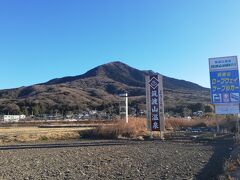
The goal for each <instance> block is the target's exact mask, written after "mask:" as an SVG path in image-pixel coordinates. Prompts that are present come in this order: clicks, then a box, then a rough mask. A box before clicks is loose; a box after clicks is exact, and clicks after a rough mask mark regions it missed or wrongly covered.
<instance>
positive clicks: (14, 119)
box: [1, 115, 26, 123]
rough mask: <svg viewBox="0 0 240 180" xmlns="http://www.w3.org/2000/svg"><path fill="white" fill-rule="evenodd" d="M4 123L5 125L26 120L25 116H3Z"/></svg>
mask: <svg viewBox="0 0 240 180" xmlns="http://www.w3.org/2000/svg"><path fill="white" fill-rule="evenodd" d="M1 119H2V121H3V122H5V123H11V122H19V121H20V120H23V119H26V116H25V115H3V116H2V118H1Z"/></svg>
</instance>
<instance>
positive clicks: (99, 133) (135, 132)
mask: <svg viewBox="0 0 240 180" xmlns="http://www.w3.org/2000/svg"><path fill="white" fill-rule="evenodd" d="M80 134H81V137H84V138H104V139H112V138H119V137H126V138H137V137H139V136H144V135H147V122H146V119H145V118H130V119H129V123H125V121H124V120H117V121H115V122H114V123H113V124H112V125H102V126H99V127H97V128H96V129H92V130H88V131H85V132H84V131H82V132H80Z"/></svg>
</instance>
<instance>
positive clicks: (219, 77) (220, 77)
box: [209, 56, 240, 132]
mask: <svg viewBox="0 0 240 180" xmlns="http://www.w3.org/2000/svg"><path fill="white" fill-rule="evenodd" d="M209 70H210V82H211V100H212V104H214V105H215V114H216V115H218V114H219V115H226V114H235V115H236V114H239V100H240V93H239V92H240V86H239V71H238V59H237V56H230V57H218V58H209ZM216 123H217V131H218V132H219V122H218V119H217V116H216Z"/></svg>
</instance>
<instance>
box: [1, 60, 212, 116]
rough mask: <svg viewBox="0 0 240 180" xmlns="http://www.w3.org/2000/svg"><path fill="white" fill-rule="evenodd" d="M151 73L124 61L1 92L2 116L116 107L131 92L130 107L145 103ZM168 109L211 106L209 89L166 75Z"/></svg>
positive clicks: (142, 106)
mask: <svg viewBox="0 0 240 180" xmlns="http://www.w3.org/2000/svg"><path fill="white" fill-rule="evenodd" d="M152 73H154V72H153V71H151V70H145V71H144V70H138V69H135V68H133V67H130V66H128V65H127V64H124V63H122V62H120V61H114V62H110V63H107V64H103V65H100V66H97V67H95V68H93V69H91V70H89V71H87V72H86V73H84V74H82V75H78V76H66V77H63V78H56V79H52V80H50V81H48V82H46V83H41V84H36V85H32V86H27V87H20V88H15V89H9V90H0V113H6V112H7V111H8V112H9V111H10V112H15V113H16V112H24V111H30V110H33V107H36V108H37V109H38V111H39V113H40V112H41V113H49V111H54V110H58V111H71V110H73V111H77V110H78V111H84V110H87V109H93V108H94V109H99V110H104V109H107V108H108V109H109V108H111V107H116V106H117V103H118V97H117V94H119V93H122V92H128V93H129V95H130V96H131V97H132V98H131V99H130V106H132V107H134V106H141V109H144V108H145V106H144V103H145V76H146V75H149V74H152ZM163 83H164V93H165V101H166V107H167V108H171V107H172V108H173V107H176V106H178V105H180V104H190V103H196V102H201V103H207V102H208V101H210V100H209V89H208V88H204V87H202V86H200V85H198V84H196V83H192V82H189V81H185V80H178V79H175V78H170V77H167V76H163ZM35 111H36V110H35Z"/></svg>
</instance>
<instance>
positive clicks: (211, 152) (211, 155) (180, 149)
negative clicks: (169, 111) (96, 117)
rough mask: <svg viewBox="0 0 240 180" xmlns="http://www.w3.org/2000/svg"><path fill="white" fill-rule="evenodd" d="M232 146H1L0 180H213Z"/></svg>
mask: <svg viewBox="0 0 240 180" xmlns="http://www.w3.org/2000/svg"><path fill="white" fill-rule="evenodd" d="M231 145H232V141H231V139H230V138H220V139H216V140H211V141H210V140H199V141H192V140H187V141H181V140H179V139H172V140H168V141H160V140H154V141H152V140H146V141H131V140H79V141H75V140H74V141H57V142H48V143H41V144H35V143H34V144H33V143H31V144H16V145H8V146H0V157H1V158H0V166H1V168H0V179H6V180H8V179H16V180H18V179H26V180H27V179H103V180H106V179H174V180H177V179H204V180H206V179H216V178H217V176H218V175H219V174H221V173H222V172H223V166H222V165H223V162H224V159H225V157H227V156H228V155H229V147H230V146H231Z"/></svg>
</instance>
